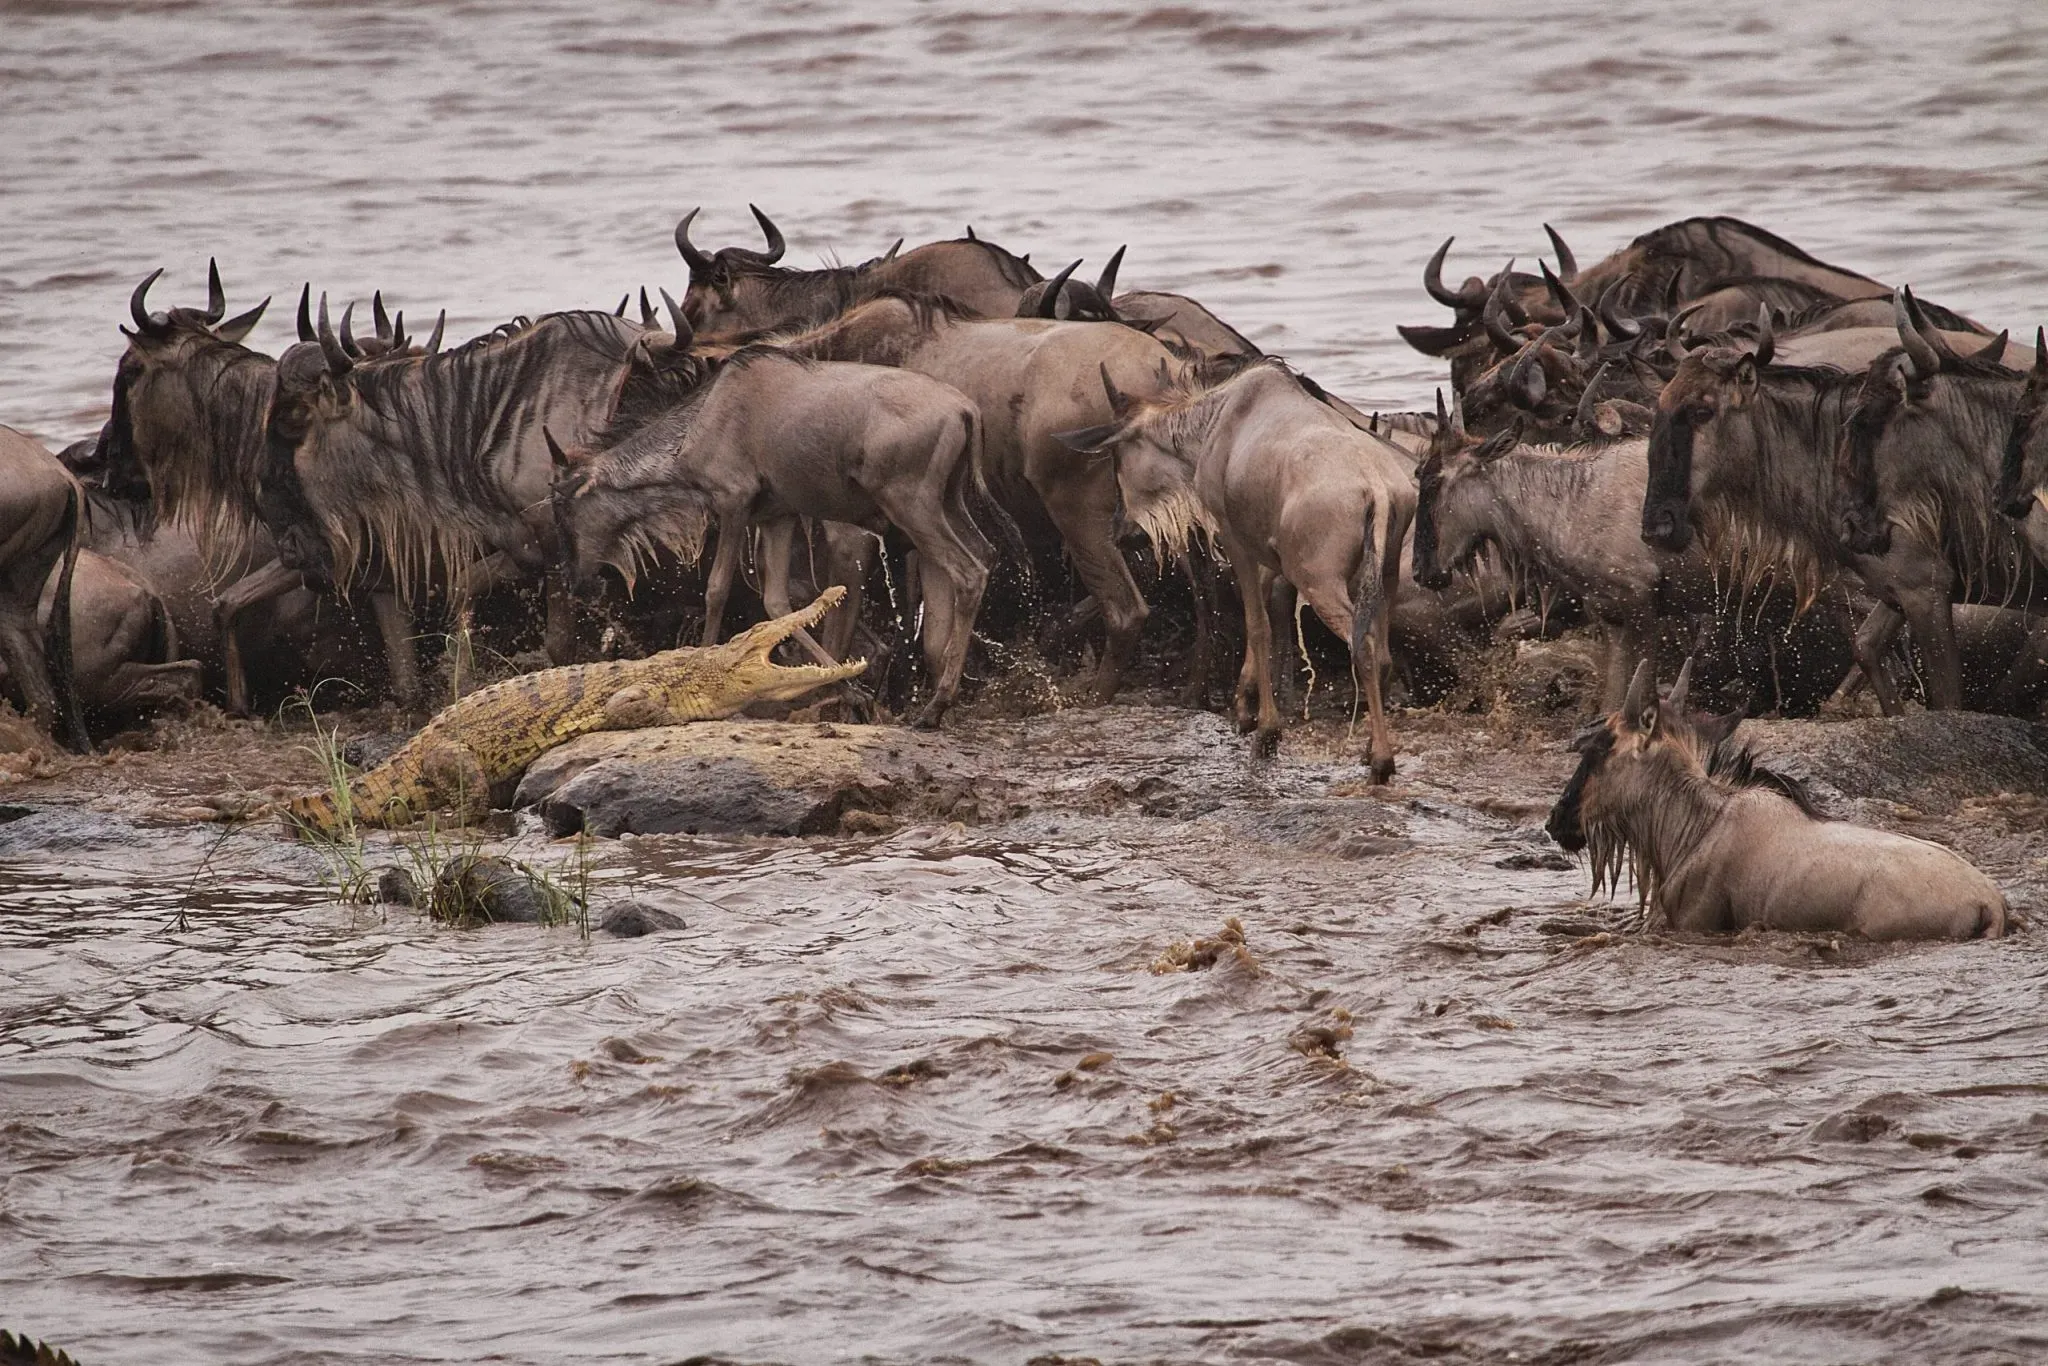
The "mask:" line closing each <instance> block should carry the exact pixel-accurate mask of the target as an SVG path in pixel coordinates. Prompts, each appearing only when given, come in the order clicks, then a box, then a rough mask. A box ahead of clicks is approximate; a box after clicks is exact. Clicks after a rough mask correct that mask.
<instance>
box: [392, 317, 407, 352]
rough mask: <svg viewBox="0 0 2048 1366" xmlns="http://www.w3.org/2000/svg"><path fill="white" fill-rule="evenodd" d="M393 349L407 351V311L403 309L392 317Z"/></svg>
mask: <svg viewBox="0 0 2048 1366" xmlns="http://www.w3.org/2000/svg"><path fill="white" fill-rule="evenodd" d="M391 349H392V350H393V351H403V350H405V310H404V309H402V308H401V309H399V310H398V312H396V313H394V314H393V315H392V317H391Z"/></svg>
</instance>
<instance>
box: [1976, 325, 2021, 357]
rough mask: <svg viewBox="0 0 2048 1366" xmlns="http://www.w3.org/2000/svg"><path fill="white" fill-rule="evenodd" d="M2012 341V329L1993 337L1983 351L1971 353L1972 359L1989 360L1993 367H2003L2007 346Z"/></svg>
mask: <svg viewBox="0 0 2048 1366" xmlns="http://www.w3.org/2000/svg"><path fill="white" fill-rule="evenodd" d="M2011 340H2012V329H2011V328H2007V329H2006V330H2005V331H2003V332H2000V333H1999V334H1998V335H1997V336H1995V337H1993V338H1992V339H1991V340H1990V341H1988V342H1986V343H1984V345H1983V347H1982V348H1981V349H1979V350H1976V351H1972V352H1971V353H1970V359H1971V360H1988V361H1990V362H1991V363H1992V364H1993V365H2001V364H2003V363H2004V362H2005V344H2006V343H2007V342H2009V341H2011Z"/></svg>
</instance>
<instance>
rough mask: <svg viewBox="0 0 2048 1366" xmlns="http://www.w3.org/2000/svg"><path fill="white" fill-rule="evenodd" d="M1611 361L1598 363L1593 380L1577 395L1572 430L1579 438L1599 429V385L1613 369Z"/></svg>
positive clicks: (1588, 381)
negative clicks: (1577, 403)
mask: <svg viewBox="0 0 2048 1366" xmlns="http://www.w3.org/2000/svg"><path fill="white" fill-rule="evenodd" d="M1613 365H1614V362H1613V361H1611V360H1608V361H1602V362H1600V368H1599V369H1598V370H1595V371H1594V372H1593V378H1591V379H1589V380H1587V381H1586V389H1585V392H1584V393H1582V394H1580V395H1579V406H1578V407H1577V409H1575V410H1574V411H1573V413H1572V428H1573V430H1574V431H1576V432H1577V433H1578V434H1579V435H1580V436H1591V435H1592V434H1593V433H1594V432H1596V431H1598V430H1599V429H1600V421H1599V417H1598V412H1597V409H1598V407H1599V397H1600V385H1601V382H1602V381H1604V380H1605V379H1606V378H1607V372H1608V370H1610V369H1611V368H1613Z"/></svg>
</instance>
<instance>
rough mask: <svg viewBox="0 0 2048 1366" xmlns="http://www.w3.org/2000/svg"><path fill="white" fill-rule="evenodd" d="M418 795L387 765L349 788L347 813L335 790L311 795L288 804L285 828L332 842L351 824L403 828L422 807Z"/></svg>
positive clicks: (374, 770) (361, 778)
mask: <svg viewBox="0 0 2048 1366" xmlns="http://www.w3.org/2000/svg"><path fill="white" fill-rule="evenodd" d="M419 795H420V794H419V793H418V792H417V791H416V790H415V785H414V784H412V783H409V782H405V781H403V780H401V779H400V778H399V776H398V774H397V772H396V770H395V769H394V768H393V766H392V765H390V764H388V763H387V764H383V765H380V766H379V767H377V768H373V769H371V770H370V771H369V772H368V773H365V774H363V775H362V776H361V777H359V778H357V779H355V780H354V781H353V782H351V783H350V784H349V785H348V803H347V810H346V811H345V812H344V811H343V809H342V803H341V801H340V800H339V797H340V794H339V793H336V792H335V791H333V790H332V789H329V790H327V791H324V792H309V793H307V794H306V795H305V796H303V797H294V798H293V799H292V800H291V801H289V802H286V803H285V808H284V819H285V825H286V827H287V828H288V829H296V830H298V831H299V832H301V833H304V834H309V835H316V836H325V837H327V838H330V839H331V838H333V837H334V836H336V835H339V834H341V833H342V831H343V829H344V828H345V827H348V826H351V825H354V826H374V827H377V828H379V829H384V828H389V827H391V826H398V825H404V824H406V823H407V822H409V821H410V820H411V819H412V810H413V808H415V807H416V806H418V805H419V802H418V800H417V798H418V797H419Z"/></svg>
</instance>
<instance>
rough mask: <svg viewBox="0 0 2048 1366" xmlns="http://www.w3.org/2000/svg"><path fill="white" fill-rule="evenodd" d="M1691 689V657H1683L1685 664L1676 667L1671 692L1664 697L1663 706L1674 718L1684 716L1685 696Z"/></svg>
mask: <svg viewBox="0 0 2048 1366" xmlns="http://www.w3.org/2000/svg"><path fill="white" fill-rule="evenodd" d="M1691 689H1692V656H1691V655H1687V656H1686V657H1685V663H1683V664H1681V665H1679V666H1678V677H1677V678H1676V679H1674V680H1673V681H1672V684H1671V691H1670V692H1669V693H1667V694H1665V696H1664V705H1665V706H1666V707H1667V708H1669V709H1670V711H1671V713H1672V715H1674V716H1684V715H1685V695H1686V693H1688V692H1689V691H1691Z"/></svg>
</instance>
